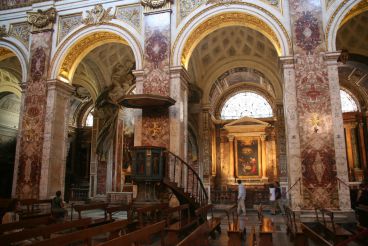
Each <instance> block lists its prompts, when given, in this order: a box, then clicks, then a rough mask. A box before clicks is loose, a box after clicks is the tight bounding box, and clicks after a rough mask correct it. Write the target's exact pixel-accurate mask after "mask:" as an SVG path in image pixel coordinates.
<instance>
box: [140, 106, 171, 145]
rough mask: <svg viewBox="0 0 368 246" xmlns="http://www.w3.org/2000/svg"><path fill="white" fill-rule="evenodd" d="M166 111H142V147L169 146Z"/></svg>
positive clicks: (168, 121)
mask: <svg viewBox="0 0 368 246" xmlns="http://www.w3.org/2000/svg"><path fill="white" fill-rule="evenodd" d="M168 114H169V112H168V110H167V109H165V110H157V111H144V112H143V118H142V128H143V129H144V131H143V132H142V145H143V146H159V147H166V148H169V146H170V127H169V126H170V119H169V117H168Z"/></svg>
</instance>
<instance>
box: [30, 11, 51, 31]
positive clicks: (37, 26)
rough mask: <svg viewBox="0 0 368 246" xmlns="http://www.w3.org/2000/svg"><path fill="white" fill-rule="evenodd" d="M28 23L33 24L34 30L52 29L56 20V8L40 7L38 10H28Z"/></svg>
mask: <svg viewBox="0 0 368 246" xmlns="http://www.w3.org/2000/svg"><path fill="white" fill-rule="evenodd" d="M27 14H28V19H27V21H28V23H29V24H31V26H32V31H44V30H47V29H51V28H52V25H53V24H54V23H55V20H56V9H55V8H49V9H48V10H45V11H43V10H41V9H39V10H38V11H37V12H27Z"/></svg>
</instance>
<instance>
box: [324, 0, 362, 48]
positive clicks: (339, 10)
mask: <svg viewBox="0 0 368 246" xmlns="http://www.w3.org/2000/svg"><path fill="white" fill-rule="evenodd" d="M367 10H368V2H367V1H366V0H343V1H342V2H341V3H340V4H339V5H338V6H337V7H336V9H335V11H334V12H333V13H332V14H331V16H330V18H329V20H328V22H327V26H326V33H325V36H326V41H327V50H328V51H335V50H336V37H337V32H338V30H339V28H340V27H341V26H342V25H343V24H344V23H346V22H347V21H348V20H350V19H351V18H353V17H354V16H356V15H358V14H360V13H362V12H364V11H367Z"/></svg>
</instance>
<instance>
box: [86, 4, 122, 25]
mask: <svg viewBox="0 0 368 246" xmlns="http://www.w3.org/2000/svg"><path fill="white" fill-rule="evenodd" d="M111 9H112V7H110V8H108V9H104V7H103V6H102V4H97V5H96V6H95V7H94V8H93V9H92V10H87V17H86V18H85V19H83V21H82V22H83V23H84V24H86V25H99V24H103V23H107V22H109V21H111V20H112V19H113V18H115V16H114V15H111V14H110V12H111Z"/></svg>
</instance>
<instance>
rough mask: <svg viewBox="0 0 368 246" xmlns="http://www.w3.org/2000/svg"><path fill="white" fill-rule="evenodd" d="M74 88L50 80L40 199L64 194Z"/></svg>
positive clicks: (48, 84) (48, 82)
mask: <svg viewBox="0 0 368 246" xmlns="http://www.w3.org/2000/svg"><path fill="white" fill-rule="evenodd" d="M73 91H74V88H73V87H72V86H71V85H69V84H66V83H64V82H62V81H59V80H50V81H47V105H46V118H45V130H44V137H43V148H42V166H41V179H40V195H39V197H40V198H41V199H44V198H50V197H53V196H55V193H56V191H58V190H60V191H61V192H62V193H63V194H64V188H65V168H66V158H67V148H68V125H69V111H70V98H71V95H72V93H73Z"/></svg>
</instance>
